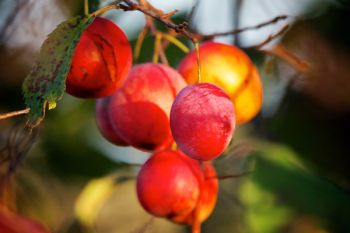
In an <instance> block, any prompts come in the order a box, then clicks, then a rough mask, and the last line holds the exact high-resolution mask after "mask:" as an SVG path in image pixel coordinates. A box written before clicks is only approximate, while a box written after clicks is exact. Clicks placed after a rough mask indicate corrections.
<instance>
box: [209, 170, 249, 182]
mask: <svg viewBox="0 0 350 233" xmlns="http://www.w3.org/2000/svg"><path fill="white" fill-rule="evenodd" d="M252 173H253V172H252V171H249V172H243V173H240V174H232V175H221V176H209V177H206V178H205V179H218V180H225V179H232V178H240V177H244V176H247V175H250V174H252Z"/></svg>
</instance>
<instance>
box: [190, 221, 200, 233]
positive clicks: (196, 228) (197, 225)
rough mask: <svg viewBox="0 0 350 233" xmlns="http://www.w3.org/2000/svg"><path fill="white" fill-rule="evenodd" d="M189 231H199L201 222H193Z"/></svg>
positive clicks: (198, 232) (192, 232)
mask: <svg viewBox="0 0 350 233" xmlns="http://www.w3.org/2000/svg"><path fill="white" fill-rule="evenodd" d="M191 233H201V222H200V221H194V222H193V224H192V231H191Z"/></svg>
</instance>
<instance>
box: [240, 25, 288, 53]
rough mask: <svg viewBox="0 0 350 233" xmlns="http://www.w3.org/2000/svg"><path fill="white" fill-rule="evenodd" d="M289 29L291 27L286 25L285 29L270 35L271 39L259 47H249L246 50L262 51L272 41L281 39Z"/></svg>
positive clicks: (267, 39) (268, 38)
mask: <svg viewBox="0 0 350 233" xmlns="http://www.w3.org/2000/svg"><path fill="white" fill-rule="evenodd" d="M288 29H289V25H288V24H287V25H285V26H284V27H283V28H281V29H280V30H279V31H278V32H276V33H275V34H272V35H270V36H269V37H267V38H266V39H265V40H264V41H263V42H261V43H260V44H258V45H254V46H252V47H248V48H246V49H256V50H260V49H261V48H262V47H263V46H265V45H267V44H268V43H270V42H271V41H272V40H274V39H276V38H277V37H280V36H281V35H282V34H284V33H285V32H286V31H287V30H288Z"/></svg>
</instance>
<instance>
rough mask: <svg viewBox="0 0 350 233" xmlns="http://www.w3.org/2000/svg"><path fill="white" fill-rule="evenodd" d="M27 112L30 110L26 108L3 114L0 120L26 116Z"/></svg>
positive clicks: (0, 115)
mask: <svg viewBox="0 0 350 233" xmlns="http://www.w3.org/2000/svg"><path fill="white" fill-rule="evenodd" d="M29 111H30V109H29V108H26V109H23V110H19V111H14V112H8V113H3V114H0V120H4V119H7V118H11V117H15V116H19V115H24V114H28V113H29Z"/></svg>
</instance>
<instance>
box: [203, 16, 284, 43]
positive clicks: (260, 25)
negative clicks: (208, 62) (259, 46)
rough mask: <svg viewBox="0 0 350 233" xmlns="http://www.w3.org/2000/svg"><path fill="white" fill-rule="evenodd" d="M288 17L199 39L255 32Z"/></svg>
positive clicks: (278, 17) (280, 17) (276, 18)
mask: <svg viewBox="0 0 350 233" xmlns="http://www.w3.org/2000/svg"><path fill="white" fill-rule="evenodd" d="M288 17H289V16H287V15H280V16H277V17H275V18H273V19H271V20H269V21H266V22H263V23H260V24H258V25H255V26H249V27H244V28H238V29H235V30H232V31H227V32H218V33H212V34H206V35H200V37H201V39H212V38H213V37H216V36H228V35H235V34H239V33H242V32H246V31H251V30H257V29H260V28H262V27H265V26H268V25H271V24H275V23H277V22H279V21H282V20H286V19H287V18H288Z"/></svg>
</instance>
